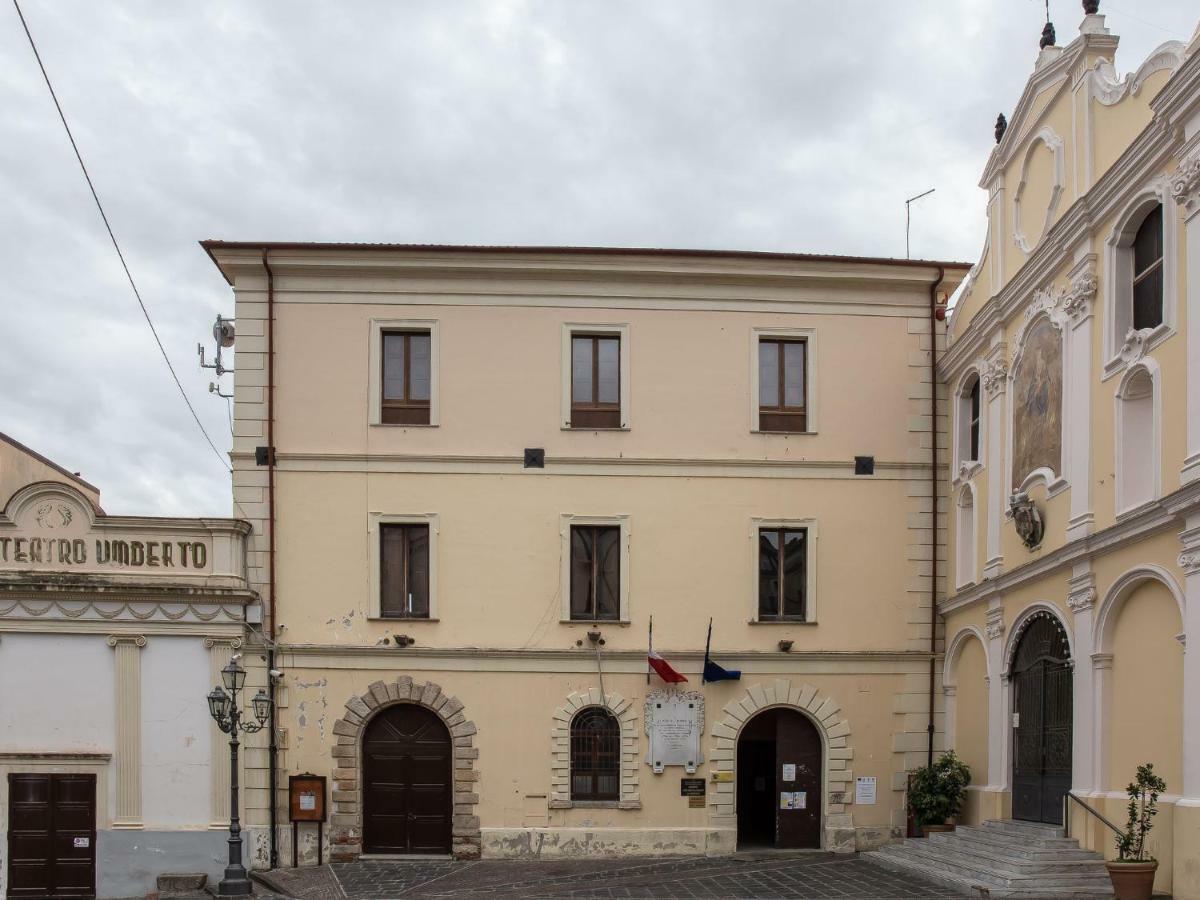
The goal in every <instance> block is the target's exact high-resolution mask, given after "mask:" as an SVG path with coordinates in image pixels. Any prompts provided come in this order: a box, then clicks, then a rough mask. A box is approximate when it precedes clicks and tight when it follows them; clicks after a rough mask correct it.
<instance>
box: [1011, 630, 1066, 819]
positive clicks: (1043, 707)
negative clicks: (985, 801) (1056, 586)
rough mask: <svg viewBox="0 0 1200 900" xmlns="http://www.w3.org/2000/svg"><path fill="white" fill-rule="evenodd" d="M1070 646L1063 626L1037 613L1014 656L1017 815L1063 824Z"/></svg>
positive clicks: (1015, 806) (1015, 804) (1015, 809)
mask: <svg viewBox="0 0 1200 900" xmlns="http://www.w3.org/2000/svg"><path fill="white" fill-rule="evenodd" d="M1070 657H1071V652H1070V645H1069V644H1068V642H1067V635H1066V632H1065V631H1063V628H1062V625H1060V624H1059V622H1058V620H1057V619H1055V618H1053V617H1052V616H1049V615H1046V616H1039V617H1038V618H1037V619H1035V620H1034V621H1032V622H1030V623H1029V627H1028V628H1027V629H1026V630H1025V633H1024V634H1023V635H1021V639H1020V643H1019V644H1018V645H1017V652H1016V654H1015V655H1014V658H1013V666H1012V685H1013V711H1014V713H1015V716H1014V720H1013V818H1014V819H1024V820H1026V821H1030V822H1046V823H1049V824H1053V825H1061V824H1062V804H1063V797H1064V795H1065V794H1066V793H1067V791H1069V790H1070V789H1071V715H1072V698H1071V664H1070Z"/></svg>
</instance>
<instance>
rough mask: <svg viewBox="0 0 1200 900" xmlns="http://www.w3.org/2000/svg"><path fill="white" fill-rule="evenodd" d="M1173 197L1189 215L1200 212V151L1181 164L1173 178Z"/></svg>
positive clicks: (1195, 151)
mask: <svg viewBox="0 0 1200 900" xmlns="http://www.w3.org/2000/svg"><path fill="white" fill-rule="evenodd" d="M1171 196H1172V197H1174V198H1175V202H1176V203H1178V204H1180V205H1182V206H1183V208H1184V211H1185V212H1186V214H1187V215H1191V214H1192V213H1194V212H1197V211H1200V149H1197V150H1194V151H1192V153H1191V155H1189V156H1188V157H1186V158H1185V159H1184V160H1183V161H1182V162H1180V163H1179V168H1178V169H1176V170H1175V174H1174V175H1172V176H1171Z"/></svg>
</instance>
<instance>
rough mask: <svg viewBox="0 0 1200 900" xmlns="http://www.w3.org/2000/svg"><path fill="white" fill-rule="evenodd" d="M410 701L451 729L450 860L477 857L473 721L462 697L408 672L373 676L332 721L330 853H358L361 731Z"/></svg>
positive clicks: (341, 858)
mask: <svg viewBox="0 0 1200 900" xmlns="http://www.w3.org/2000/svg"><path fill="white" fill-rule="evenodd" d="M401 703H412V704H416V705H419V706H423V707H425V708H426V709H431V710H433V711H434V712H436V713H437V714H438V715H439V716H440V717H441V719H442V721H443V722H444V723H445V724H446V727H447V728H448V729H449V731H450V738H451V741H452V743H453V745H454V817H453V822H452V829H451V852H452V853H453V854H454V858H455V859H479V854H480V849H481V844H480V832H479V816H478V815H476V809H475V807H476V805H477V804H478V803H479V790H478V783H479V770H478V769H476V768H475V761H476V760H477V759H478V758H479V750H478V748H476V747H475V745H474V744H475V733H476V730H477V729H476V728H475V723H474V722H471V721H469V720H468V719H467V717H466V715H465V714H464V713H463V705H462V701H460V700H459V699H458V698H457V697H451V696H449V695H448V694H445V693H443V691H442V688H441V685H437V684H434V683H433V682H432V681H430V682H416V683H414V682H413V680H412V678H410V677H409V676H407V675H401V676H399V677H398V678H397V679H396V680H395V681H394V682H391V683H385V682H382V681H376V682H374V683H372V684H371V686H370V687H369V688H368V690H367V692H366V693H365V694H363V695H361V696H358V697H351V698H350V699H349V700H347V701H346V711H345V712H344V713H343V714H342V718H340V719H338V720H337V721H336V722H334V723H333V733H334V734H335V735H336V736H337V745H336V746H335V747H334V748H333V757H334V759H333V763H334V766H335V768H334V770H333V815H332V817H331V820H330V829H329V842H330V845H331V847H332V850H331V851H330V856H331V858H332V859H333V861H334V862H350V861H353V860H356V859H358V857H359V856H360V855H361V854H362V784H361V777H360V775H359V773H360V772H361V771H362V733H363V730H364V729H365V728H366V726H367V723H368V722H369V721H370V720H371V719H372V718H374V716H375V715H376V714H377V713H379V712H380V711H381V710H384V709H387V708H389V707H392V706H396V705H398V704H401Z"/></svg>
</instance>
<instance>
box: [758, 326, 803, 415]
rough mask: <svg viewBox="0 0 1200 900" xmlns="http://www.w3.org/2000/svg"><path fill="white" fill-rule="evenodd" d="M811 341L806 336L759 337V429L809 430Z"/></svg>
mask: <svg viewBox="0 0 1200 900" xmlns="http://www.w3.org/2000/svg"><path fill="white" fill-rule="evenodd" d="M807 418H808V345H807V342H806V341H803V340H784V339H781V338H760V339H759V342H758V427H759V430H760V431H782V432H804V431H807V430H808V422H807Z"/></svg>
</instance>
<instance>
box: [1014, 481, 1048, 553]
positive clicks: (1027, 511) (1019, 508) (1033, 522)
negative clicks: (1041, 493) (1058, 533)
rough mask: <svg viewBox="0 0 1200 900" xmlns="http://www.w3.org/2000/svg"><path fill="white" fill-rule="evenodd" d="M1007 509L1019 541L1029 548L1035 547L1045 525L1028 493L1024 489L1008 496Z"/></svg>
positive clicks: (1039, 540) (1040, 539) (1040, 540)
mask: <svg viewBox="0 0 1200 900" xmlns="http://www.w3.org/2000/svg"><path fill="white" fill-rule="evenodd" d="M1008 510H1009V513H1010V514H1011V515H1012V517H1013V523H1014V524H1015V525H1016V528H1017V534H1018V535H1020V537H1021V541H1022V542H1023V543H1024V544H1025V546H1026V547H1028V548H1029V549H1030V550H1032V549H1034V548H1035V547H1037V546H1038V545H1039V544H1040V543H1041V542H1042V534H1043V533H1044V532H1045V526H1044V525H1043V524H1042V514H1041V513H1040V512H1038V508H1037V507H1036V506H1034V504H1033V501H1032V500H1031V499H1030V498H1029V494H1028V493H1027V492H1025V491H1017V492H1016V493H1014V494H1013V495H1012V496H1011V497H1009V498H1008Z"/></svg>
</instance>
